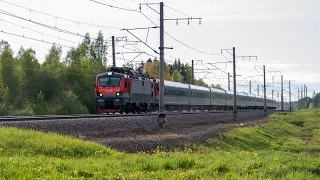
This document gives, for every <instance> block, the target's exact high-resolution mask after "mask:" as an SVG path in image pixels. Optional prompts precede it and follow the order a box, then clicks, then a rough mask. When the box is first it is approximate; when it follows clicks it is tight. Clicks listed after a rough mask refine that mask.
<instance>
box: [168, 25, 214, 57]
mask: <svg viewBox="0 0 320 180" xmlns="http://www.w3.org/2000/svg"><path fill="white" fill-rule="evenodd" d="M164 33H166V34H167V35H168V36H169V37H171V38H172V39H174V40H175V41H177V42H178V43H180V44H182V45H184V46H185V47H187V48H189V49H192V50H194V51H197V52H199V53H202V54H207V55H212V56H216V55H220V54H213V53H208V52H204V51H200V50H197V49H195V48H193V47H191V46H188V45H186V44H185V43H183V42H181V41H180V40H178V39H177V38H175V37H173V36H171V35H170V34H169V33H167V32H166V31H165V32H164Z"/></svg>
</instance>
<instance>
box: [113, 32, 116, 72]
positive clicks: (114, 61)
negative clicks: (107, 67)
mask: <svg viewBox="0 0 320 180" xmlns="http://www.w3.org/2000/svg"><path fill="white" fill-rule="evenodd" d="M112 62H113V64H112V66H113V67H116V50H115V45H114V36H112Z"/></svg>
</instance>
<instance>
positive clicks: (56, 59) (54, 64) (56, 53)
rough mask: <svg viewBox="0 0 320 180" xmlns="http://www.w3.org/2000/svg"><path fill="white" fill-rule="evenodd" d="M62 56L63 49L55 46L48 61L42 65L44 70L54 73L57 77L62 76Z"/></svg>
mask: <svg viewBox="0 0 320 180" xmlns="http://www.w3.org/2000/svg"><path fill="white" fill-rule="evenodd" d="M61 54H62V50H61V47H57V46H55V45H53V46H52V47H51V49H50V51H49V54H48V55H47V56H46V60H45V61H44V63H43V65H42V67H43V69H44V70H46V71H50V72H52V73H53V74H54V76H55V77H59V76H60V73H61V71H62V68H63V65H62V63H61V62H60V57H61Z"/></svg>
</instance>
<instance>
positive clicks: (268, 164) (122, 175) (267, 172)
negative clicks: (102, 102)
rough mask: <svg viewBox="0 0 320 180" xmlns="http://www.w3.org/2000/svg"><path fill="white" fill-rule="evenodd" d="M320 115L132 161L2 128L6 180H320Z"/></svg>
mask: <svg viewBox="0 0 320 180" xmlns="http://www.w3.org/2000/svg"><path fill="white" fill-rule="evenodd" d="M319 121H320V110H319V109H309V110H303V111H300V112H294V113H279V114H275V115H272V116H271V117H270V122H269V123H266V124H261V125H258V126H255V127H248V128H238V129H235V130H233V131H230V132H228V133H224V134H221V135H220V136H219V137H218V138H214V139H208V140H207V143H206V144H205V145H199V144H198V145H196V144H194V145H190V148H186V149H184V150H175V151H173V152H165V151H163V150H160V149H161V148H159V149H158V150H155V151H154V152H153V153H151V154H150V153H143V152H140V153H135V154H126V153H121V152H117V151H115V150H111V149H109V148H106V147H104V146H101V145H99V144H96V143H92V142H84V141H82V140H79V139H76V138H71V137H65V136H61V135H57V134H53V133H42V132H32V131H27V130H20V129H14V128H0V179H320V158H319V155H320V123H319Z"/></svg>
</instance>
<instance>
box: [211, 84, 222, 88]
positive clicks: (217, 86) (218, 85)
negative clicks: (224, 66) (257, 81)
mask: <svg viewBox="0 0 320 180" xmlns="http://www.w3.org/2000/svg"><path fill="white" fill-rule="evenodd" d="M210 87H211V88H216V89H222V87H221V84H216V85H214V84H211V85H210Z"/></svg>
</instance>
